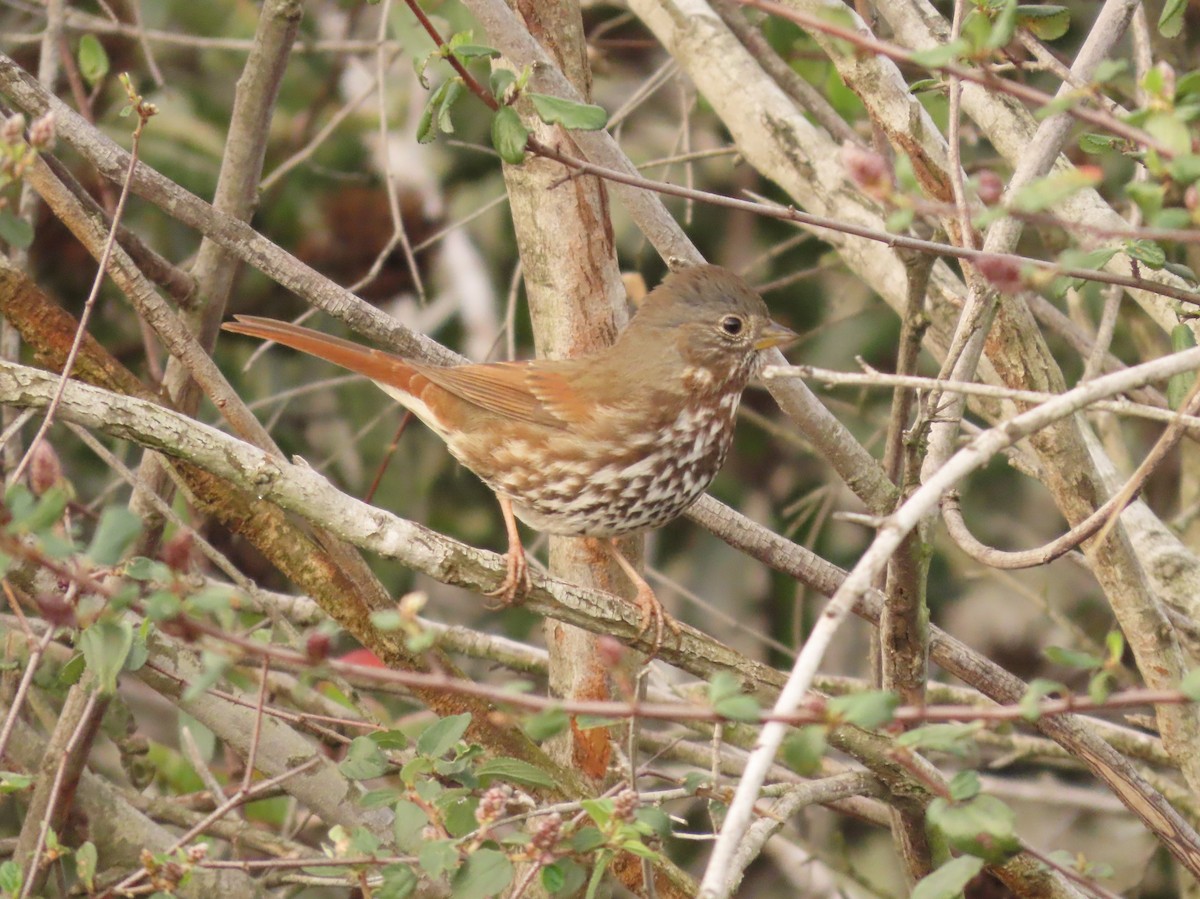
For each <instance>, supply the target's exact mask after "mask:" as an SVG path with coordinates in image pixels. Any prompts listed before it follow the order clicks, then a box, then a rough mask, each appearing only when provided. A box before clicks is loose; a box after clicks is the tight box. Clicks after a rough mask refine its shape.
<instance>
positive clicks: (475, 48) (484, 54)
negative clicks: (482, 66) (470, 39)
mask: <svg viewBox="0 0 1200 899" xmlns="http://www.w3.org/2000/svg"><path fill="white" fill-rule="evenodd" d="M454 55H455V56H457V57H458V58H459V59H499V58H500V51H499V50H497V49H496V48H495V47H485V46H483V44H463V45H462V46H460V47H455V48H454Z"/></svg>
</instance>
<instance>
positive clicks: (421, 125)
mask: <svg viewBox="0 0 1200 899" xmlns="http://www.w3.org/2000/svg"><path fill="white" fill-rule="evenodd" d="M454 80H455V79H451V81H454ZM451 81H443V82H442V83H441V84H439V85H438V87H437V90H435V91H434V92H433V93H432V94H431V95H430V96H429V101H428V102H427V103H426V104H425V108H424V109H423V110H421V118H420V119H418V120H417V143H419V144H428V143H431V142H433V141H434V140H436V139H437V135H438V126H439V125H440V124H441V121H442V117H443V115H444V113H443V111H442V101H443V100H445V99H446V95H447V94H448V93H449V92H450V84H451Z"/></svg>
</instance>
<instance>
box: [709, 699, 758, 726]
mask: <svg viewBox="0 0 1200 899" xmlns="http://www.w3.org/2000/svg"><path fill="white" fill-rule="evenodd" d="M713 711H714V712H716V713H717V714H718V715H720V716H722V717H723V718H728V719H729V720H730V721H742V722H744V723H746V724H757V723H758V720H759V718H760V717H761V715H762V708H761V707H760V706H759V704H758V700H756V699H755V698H754V697H753V696H730V697H729V698H728V699H722V700H721V701H720V702H718V703H717V704H716V705H714V706H713Z"/></svg>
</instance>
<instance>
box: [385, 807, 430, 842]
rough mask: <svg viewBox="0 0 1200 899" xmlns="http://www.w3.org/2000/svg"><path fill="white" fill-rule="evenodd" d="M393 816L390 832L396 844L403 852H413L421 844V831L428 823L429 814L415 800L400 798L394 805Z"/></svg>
mask: <svg viewBox="0 0 1200 899" xmlns="http://www.w3.org/2000/svg"><path fill="white" fill-rule="evenodd" d="M394 811H395V816H396V817H395V818H394V819H393V820H392V833H393V834H395V837H396V845H397V846H398V847H400V849H401V850H402V851H404V852H415V851H416V850H417V849H418V848H420V846H421V842H422V840H421V833H422V831H424V830H425V827H426V826H427V825H428V824H429V815H427V814H426V813H425V809H423V808H421V806H419V805H417V804H416V803H415V802H409V801H408V800H407V799H401V800H400V801H399V802H397V803H396V805H395V806H394Z"/></svg>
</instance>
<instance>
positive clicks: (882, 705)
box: [827, 690, 900, 730]
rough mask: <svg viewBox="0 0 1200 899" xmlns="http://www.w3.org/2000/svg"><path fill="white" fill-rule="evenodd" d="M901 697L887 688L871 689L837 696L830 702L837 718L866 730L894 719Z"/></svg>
mask: <svg viewBox="0 0 1200 899" xmlns="http://www.w3.org/2000/svg"><path fill="white" fill-rule="evenodd" d="M899 705H900V697H899V696H897V695H896V694H895V693H892V692H890V691H887V690H870V691H868V692H866V693H856V694H853V695H851V696H837V697H835V698H833V699H831V700H829V703H828V706H827V707H828V709H829V712H830V714H831V715H832V716H833V717H834V718H835V719H837V720H840V721H844V722H845V723H847V724H853V725H855V726H856V727H861V728H864V729H866V730H871V729H872V728H876V727H882V726H883V725H885V724H887V723H888V722H890V721H891V720H892V717H893V715H894V714H895V712H896V707H897V706H899Z"/></svg>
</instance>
